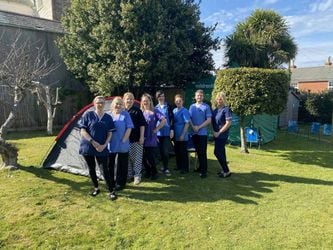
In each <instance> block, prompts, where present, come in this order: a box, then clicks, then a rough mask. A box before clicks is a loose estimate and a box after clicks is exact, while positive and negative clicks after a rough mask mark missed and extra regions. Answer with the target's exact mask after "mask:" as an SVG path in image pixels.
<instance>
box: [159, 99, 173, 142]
mask: <svg viewBox="0 0 333 250" xmlns="http://www.w3.org/2000/svg"><path fill="white" fill-rule="evenodd" d="M155 108H156V109H158V110H159V111H160V112H161V113H162V114H163V115H164V117H165V119H166V123H165V125H164V126H163V127H162V128H161V129H160V130H159V131H158V132H157V136H170V122H171V121H170V114H169V110H170V108H169V105H168V104H167V103H165V104H164V105H163V107H162V106H161V105H160V104H157V105H156V106H155ZM159 124H160V122H158V123H157V126H158V125H159Z"/></svg>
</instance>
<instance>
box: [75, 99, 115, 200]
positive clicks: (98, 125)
mask: <svg viewBox="0 0 333 250" xmlns="http://www.w3.org/2000/svg"><path fill="white" fill-rule="evenodd" d="M104 104H105V99H104V97H103V96H96V97H95V99H94V107H95V110H94V111H89V112H87V113H86V114H84V115H83V117H82V119H81V120H80V122H79V127H80V129H81V131H80V132H81V136H82V138H81V142H80V150H79V153H80V154H81V155H82V156H83V157H84V159H85V160H86V162H87V165H88V168H89V175H90V178H91V180H92V183H93V185H94V189H93V190H92V192H91V193H90V194H91V195H92V196H96V195H98V194H99V193H100V189H99V187H98V180H97V175H96V161H97V163H98V165H99V167H100V168H101V169H102V170H103V175H104V176H103V177H104V180H105V182H106V184H107V187H108V189H109V192H110V193H109V198H110V199H111V200H115V199H116V198H117V196H116V194H115V192H114V187H115V183H114V180H113V178H111V176H110V172H109V168H108V154H109V152H108V149H107V145H108V143H109V141H110V139H111V137H112V131H114V129H115V126H114V123H113V121H112V117H111V116H110V115H108V114H106V113H105V112H104Z"/></svg>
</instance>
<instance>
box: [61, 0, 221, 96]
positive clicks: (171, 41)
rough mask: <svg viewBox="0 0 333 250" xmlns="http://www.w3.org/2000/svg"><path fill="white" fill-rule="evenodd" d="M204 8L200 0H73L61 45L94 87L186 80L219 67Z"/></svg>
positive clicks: (103, 88)
mask: <svg viewBox="0 0 333 250" xmlns="http://www.w3.org/2000/svg"><path fill="white" fill-rule="evenodd" d="M199 14H200V13H199V7H198V4H197V3H195V1H194V0H186V1H182V0H162V1H154V0H133V1H127V0H99V1H90V0H73V1H72V5H71V7H70V9H69V10H68V12H67V13H66V15H65V16H64V18H63V20H62V23H63V26H64V29H65V32H66V34H65V35H64V36H63V37H62V38H61V39H59V41H58V45H59V48H60V52H61V55H62V57H63V58H64V61H65V63H66V65H67V67H68V68H69V70H71V71H72V72H73V73H74V74H75V75H76V76H77V77H79V78H81V79H82V80H84V81H85V82H86V83H87V84H88V85H89V87H90V89H91V91H92V92H98V93H101V94H109V95H110V94H111V93H112V92H114V91H115V90H116V89H119V88H125V89H127V90H131V91H133V88H134V87H143V86H145V85H147V84H149V85H153V86H156V85H161V84H166V85H169V84H175V85H182V84H184V83H186V82H187V81H192V80H195V79H198V78H200V77H202V76H203V75H204V74H207V73H208V72H209V71H210V70H212V69H213V60H212V54H211V53H210V51H211V50H212V49H217V48H218V44H219V39H213V38H212V32H213V31H214V27H208V28H207V27H204V26H203V23H201V22H200V17H199Z"/></svg>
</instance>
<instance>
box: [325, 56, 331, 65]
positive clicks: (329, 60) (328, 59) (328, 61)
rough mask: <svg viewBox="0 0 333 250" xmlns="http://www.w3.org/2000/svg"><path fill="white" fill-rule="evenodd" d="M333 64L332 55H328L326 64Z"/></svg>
mask: <svg viewBox="0 0 333 250" xmlns="http://www.w3.org/2000/svg"><path fill="white" fill-rule="evenodd" d="M331 65H332V62H331V57H330V56H329V57H327V60H326V62H325V66H331Z"/></svg>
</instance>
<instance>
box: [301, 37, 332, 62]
mask: <svg viewBox="0 0 333 250" xmlns="http://www.w3.org/2000/svg"><path fill="white" fill-rule="evenodd" d="M328 56H331V57H332V56H333V41H332V42H322V43H318V42H314V43H312V44H310V43H308V44H301V46H299V49H298V54H297V57H296V60H295V64H296V66H298V67H313V66H322V65H324V63H325V61H326V59H327V57H328Z"/></svg>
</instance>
